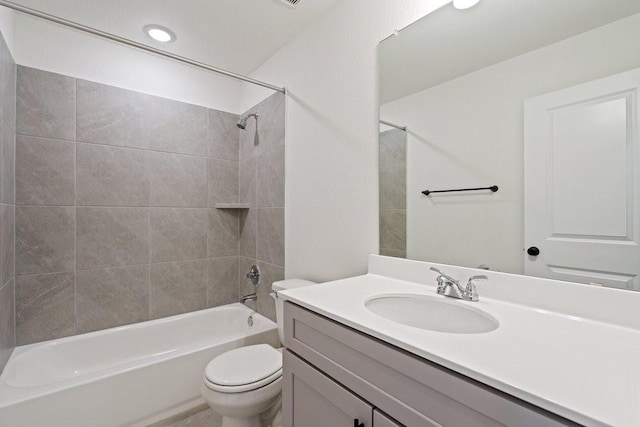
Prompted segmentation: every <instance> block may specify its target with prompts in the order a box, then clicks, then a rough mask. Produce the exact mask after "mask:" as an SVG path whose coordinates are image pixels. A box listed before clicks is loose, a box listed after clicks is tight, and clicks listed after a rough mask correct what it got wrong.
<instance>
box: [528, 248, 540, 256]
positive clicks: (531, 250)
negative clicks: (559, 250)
mask: <svg viewBox="0 0 640 427" xmlns="http://www.w3.org/2000/svg"><path fill="white" fill-rule="evenodd" d="M527 253H528V254H529V255H531V256H538V255H540V249H538V248H536V247H535V246H531V247H530V248H529V249H527Z"/></svg>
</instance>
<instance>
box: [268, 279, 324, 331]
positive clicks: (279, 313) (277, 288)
mask: <svg viewBox="0 0 640 427" xmlns="http://www.w3.org/2000/svg"><path fill="white" fill-rule="evenodd" d="M315 284H316V282H311V281H309V280H303V279H288V280H281V281H279V282H273V285H271V289H272V290H273V293H271V296H272V297H273V299H274V300H275V301H276V320H277V322H278V335H279V336H280V342H284V319H283V316H284V313H283V311H284V301H283V300H282V298H279V297H278V292H281V291H286V290H288V289H294V288H301V287H303V286H309V285H315Z"/></svg>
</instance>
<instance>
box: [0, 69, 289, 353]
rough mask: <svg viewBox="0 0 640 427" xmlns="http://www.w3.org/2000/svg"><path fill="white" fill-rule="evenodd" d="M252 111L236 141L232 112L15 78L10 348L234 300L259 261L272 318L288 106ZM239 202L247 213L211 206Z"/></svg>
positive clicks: (60, 81)
mask: <svg viewBox="0 0 640 427" xmlns="http://www.w3.org/2000/svg"><path fill="white" fill-rule="evenodd" d="M256 108H257V109H258V111H259V113H260V122H259V125H258V128H257V130H256V128H255V126H254V125H253V124H252V126H253V127H251V128H248V129H247V131H246V132H242V133H240V131H239V129H238V128H237V127H236V125H235V124H236V122H237V120H238V116H237V115H234V114H230V113H226V112H222V111H216V110H211V109H207V108H204V107H199V106H195V105H190V104H185V103H181V102H177V101H173V100H168V99H163V98H158V97H154V96H149V95H145V94H141V93H137V92H132V91H128V90H124V89H119V88H115V87H111V86H107V85H103V84H98V83H94V82H89V81H85V80H80V79H75V78H73V77H68V76H62V75H58V74H53V73H49V72H45V71H41V70H36V69H32V68H26V67H18V71H17V134H18V136H17V147H16V153H17V154H16V156H17V157H16V159H17V160H16V162H17V169H16V183H17V193H16V198H17V203H16V208H15V209H16V213H15V217H16V241H17V245H16V274H17V277H16V279H15V284H16V285H15V286H16V292H15V306H16V336H17V344H18V345H23V344H29V343H33V342H37V341H42V340H48V339H54V338H59V337H64V336H68V335H73V334H78V333H84V332H89V331H95V330H99V329H104V328H109V327H113V326H118V325H123V324H128V323H133V322H139V321H144V320H148V319H153V318H159V317H164V316H169V315H173V314H178V313H183V312H188V311H192V310H199V309H203V308H207V307H213V306H218V305H223V304H228V303H231V302H236V301H237V300H238V295H239V293H242V292H244V291H246V290H247V289H246V287H244V280H239V277H244V274H245V273H246V271H248V269H249V268H248V267H247V264H248V265H249V266H250V265H251V263H254V262H257V263H259V264H260V265H261V267H262V268H263V271H264V272H265V281H264V282H265V283H264V286H263V287H262V288H261V292H262V294H264V295H261V299H260V301H259V304H258V309H259V310H260V311H262V312H264V313H265V314H268V315H269V316H270V317H272V318H274V316H273V312H274V311H273V307H272V303H271V301H270V298H269V299H268V300H267V298H268V297H267V296H266V291H267V289H268V287H269V286H270V284H271V281H273V280H278V279H281V278H282V277H283V275H284V235H283V234H284V98H283V96H282V95H280V94H278V95H274V96H272V97H271V98H269V99H267V100H265V101H264V102H262V103H261V104H260V105H258V106H257V107H256ZM239 142H240V143H241V144H242V145H241V146H242V147H244V149H243V150H241V149H240V146H239ZM239 178H240V179H239ZM239 197H240V198H241V199H242V200H243V201H245V200H246V201H250V202H251V205H252V209H250V210H245V211H236V210H222V209H215V203H218V202H237V201H238V200H239ZM249 198H250V199H251V200H249ZM12 208H13V207H11V209H12ZM11 209H9V210H10V211H11V213H12V212H13V211H12V210H11ZM7 215H9V214H7ZM267 282H269V283H268V285H267ZM240 285H243V286H240ZM1 297H2V294H0V298H1ZM1 301H2V300H1V299H0V302H1ZM0 320H1V319H0Z"/></svg>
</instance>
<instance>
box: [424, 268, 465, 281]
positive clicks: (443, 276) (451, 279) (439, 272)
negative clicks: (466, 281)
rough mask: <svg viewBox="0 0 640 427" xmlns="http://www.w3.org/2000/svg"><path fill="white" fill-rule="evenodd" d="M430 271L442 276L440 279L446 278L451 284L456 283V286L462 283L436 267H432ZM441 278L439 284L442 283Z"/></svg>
mask: <svg viewBox="0 0 640 427" xmlns="http://www.w3.org/2000/svg"><path fill="white" fill-rule="evenodd" d="M430 270H431V271H435V272H436V273H438V274H439V275H440V278H445V279H447V280H448V281H449V282H451V283H454V284H456V285H458V286H459V285H460V283H459V282H458V281H457V280H456V279H454V278H453V277H451V276H449V275H448V274H446V273H445V272H444V271H442V270H439V269H437V268H435V267H431V268H430ZM440 278H438V282H440Z"/></svg>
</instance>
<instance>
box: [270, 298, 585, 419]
mask: <svg viewBox="0 0 640 427" xmlns="http://www.w3.org/2000/svg"><path fill="white" fill-rule="evenodd" d="M284 331H285V339H284V341H285V342H284V345H285V347H286V349H285V353H284V374H283V375H284V384H283V427H316V426H323V427H326V426H332V427H342V426H344V427H352V426H362V427H372V426H373V427H397V426H408V427H414V426H415V427H432V426H433V427H436V426H453V427H464V426H474V427H485V426H486V427H489V426H492V427H493V426H496V427H497V426H517V427H559V426H578V424H575V423H573V422H571V421H569V420H566V419H564V418H561V417H558V416H556V415H554V414H551V413H549V412H546V411H544V410H542V409H540V408H537V407H535V406H533V405H530V404H528V403H526V402H524V401H522V400H519V399H517V398H514V397H512V396H509V395H507V394H505V393H502V392H500V391H498V390H495V389H493V388H491V387H488V386H486V385H484V384H481V383H479V382H477V381H474V380H472V379H470V378H467V377H464V376H462V375H460V374H458V373H456V372H453V371H451V370H448V369H445V368H443V367H441V366H439V365H437V364H434V363H431V362H430V361H428V360H425V359H423V358H420V357H417V356H415V355H413V354H411V353H408V352H406V351H404V350H402V349H399V348H397V347H394V346H392V345H390V344H388V343H385V342H383V341H380V340H378V339H376V338H374V337H371V336H369V335H366V334H363V333H361V332H359V331H356V330H354V329H351V328H349V327H347V326H344V325H342V324H340V323H338V322H335V321H333V320H330V319H328V318H326V317H323V316H321V315H318V314H316V313H314V312H312V311H310V310H307V309H305V308H302V307H300V306H297V305H295V304H293V303H291V302H286V303H285V308H284ZM355 420H357V421H355Z"/></svg>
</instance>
